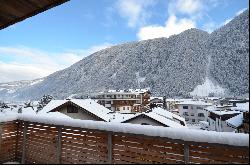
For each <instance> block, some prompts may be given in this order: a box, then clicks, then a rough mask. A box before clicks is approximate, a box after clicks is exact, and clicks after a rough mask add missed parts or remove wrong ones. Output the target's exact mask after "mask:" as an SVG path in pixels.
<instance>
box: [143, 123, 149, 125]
mask: <svg viewBox="0 0 250 165" xmlns="http://www.w3.org/2000/svg"><path fill="white" fill-rule="evenodd" d="M141 125H150V124H148V123H141Z"/></svg>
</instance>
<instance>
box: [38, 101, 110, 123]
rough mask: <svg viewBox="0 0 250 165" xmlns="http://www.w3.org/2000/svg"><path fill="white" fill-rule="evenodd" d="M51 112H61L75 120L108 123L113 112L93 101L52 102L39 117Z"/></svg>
mask: <svg viewBox="0 0 250 165" xmlns="http://www.w3.org/2000/svg"><path fill="white" fill-rule="evenodd" d="M51 112H60V113H62V114H64V115H66V116H69V117H71V118H73V119H81V120H94V121H106V122H108V121H109V119H110V115H109V113H111V110H109V109H107V108H105V107H103V106H102V105H100V104H98V103H96V102H95V101H94V100H91V99H66V100H51V101H50V102H49V103H48V104H47V105H46V106H45V107H44V108H43V109H42V110H41V111H39V113H38V115H43V114H46V113H51Z"/></svg>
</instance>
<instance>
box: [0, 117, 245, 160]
mask: <svg viewBox="0 0 250 165" xmlns="http://www.w3.org/2000/svg"><path fill="white" fill-rule="evenodd" d="M0 128H1V129H0V163H5V162H11V161H17V162H20V163H23V164H85V163H91V164H98V163H102V164H107V163H108V164H124V163H126V164H146V163H149V164H165V163H166V164H196V163H198V164H232V163H233V164H234V163H236V164H249V147H247V146H245V147H240V146H230V145H225V144H210V143H204V142H193V141H183V140H178V139H169V138H163V137H151V136H145V135H139V134H136V133H135V134H128V133H119V132H107V131H100V130H95V129H92V130H90V129H85V128H78V127H69V126H60V125H50V124H45V123H34V122H28V121H21V120H18V121H13V122H6V123H0Z"/></svg>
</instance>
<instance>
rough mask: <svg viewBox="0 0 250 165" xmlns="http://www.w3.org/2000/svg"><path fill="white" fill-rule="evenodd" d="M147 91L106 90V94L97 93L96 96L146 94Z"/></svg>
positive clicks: (146, 89)
mask: <svg viewBox="0 0 250 165" xmlns="http://www.w3.org/2000/svg"><path fill="white" fill-rule="evenodd" d="M148 91H149V89H148V88H145V89H128V90H124V89H121V90H108V91H107V92H99V93H98V94H141V93H145V92H148Z"/></svg>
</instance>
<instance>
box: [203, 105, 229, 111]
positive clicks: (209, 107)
mask: <svg viewBox="0 0 250 165" xmlns="http://www.w3.org/2000/svg"><path fill="white" fill-rule="evenodd" d="M225 108H227V109H230V110H232V105H224V106H221V105H218V106H216V105H212V106H208V107H206V108H204V109H205V110H207V111H210V112H213V111H219V110H223V109H225Z"/></svg>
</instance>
